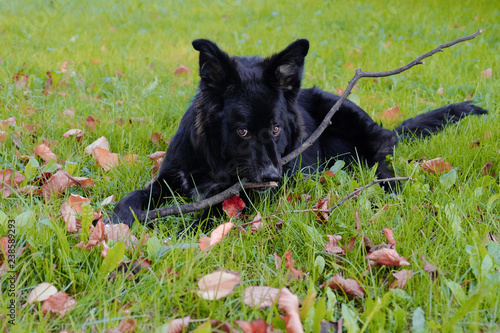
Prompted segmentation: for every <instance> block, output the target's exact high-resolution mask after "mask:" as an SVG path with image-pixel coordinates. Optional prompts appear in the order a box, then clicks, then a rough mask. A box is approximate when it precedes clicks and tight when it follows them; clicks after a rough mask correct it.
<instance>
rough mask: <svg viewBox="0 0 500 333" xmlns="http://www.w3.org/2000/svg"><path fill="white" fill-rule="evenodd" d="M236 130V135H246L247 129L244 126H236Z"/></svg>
mask: <svg viewBox="0 0 500 333" xmlns="http://www.w3.org/2000/svg"><path fill="white" fill-rule="evenodd" d="M237 132H238V135H240V136H243V137H245V136H247V135H248V130H247V129H246V128H245V127H240V128H238V130H237Z"/></svg>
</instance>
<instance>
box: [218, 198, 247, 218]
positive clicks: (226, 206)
mask: <svg viewBox="0 0 500 333" xmlns="http://www.w3.org/2000/svg"><path fill="white" fill-rule="evenodd" d="M243 208H245V203H244V202H243V200H241V198H240V197H239V196H237V195H234V196H232V197H231V198H229V199H226V200H224V202H223V203H222V209H223V210H224V211H225V212H226V214H227V215H228V216H229V217H230V218H233V217H235V216H236V215H238V214H239V213H241V211H242V210H243Z"/></svg>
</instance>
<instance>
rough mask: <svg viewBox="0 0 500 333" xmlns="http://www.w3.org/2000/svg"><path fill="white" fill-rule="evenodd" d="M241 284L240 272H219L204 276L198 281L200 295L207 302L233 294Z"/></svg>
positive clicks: (222, 270)
mask: <svg viewBox="0 0 500 333" xmlns="http://www.w3.org/2000/svg"><path fill="white" fill-rule="evenodd" d="M240 282H241V279H240V276H239V273H238V272H233V271H228V270H224V269H221V270H217V271H215V272H213V273H210V274H207V275H205V276H203V277H202V278H201V279H200V280H199V281H198V288H199V291H198V295H199V296H201V297H202V298H204V299H206V300H210V301H213V300H217V299H221V298H223V297H226V296H227V295H229V294H230V293H232V292H233V290H234V288H235V287H236V286H237V285H239V284H240Z"/></svg>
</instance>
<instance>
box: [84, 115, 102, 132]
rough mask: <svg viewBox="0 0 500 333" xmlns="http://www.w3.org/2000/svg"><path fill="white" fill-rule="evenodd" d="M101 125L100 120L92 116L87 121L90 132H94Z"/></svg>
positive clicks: (86, 126)
mask: <svg viewBox="0 0 500 333" xmlns="http://www.w3.org/2000/svg"><path fill="white" fill-rule="evenodd" d="M99 123H100V120H99V119H97V118H96V117H94V116H93V115H90V116H88V117H87V118H86V119H85V128H87V129H88V130H89V131H93V130H95V128H96V126H97V124H99Z"/></svg>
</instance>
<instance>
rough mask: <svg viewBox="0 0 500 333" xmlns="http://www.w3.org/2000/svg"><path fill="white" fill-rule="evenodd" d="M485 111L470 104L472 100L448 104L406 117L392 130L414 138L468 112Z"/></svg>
mask: <svg viewBox="0 0 500 333" xmlns="http://www.w3.org/2000/svg"><path fill="white" fill-rule="evenodd" d="M485 113H488V111H487V110H484V109H482V108H480V107H479V106H476V105H474V104H472V102H463V103H457V104H450V105H447V106H444V107H442V108H439V109H436V110H432V111H429V112H426V113H423V114H420V115H418V116H416V117H414V118H410V119H407V120H405V121H403V123H402V124H401V125H399V126H398V127H396V129H395V130H394V131H395V132H396V133H397V134H398V136H399V137H400V138H402V139H407V140H415V139H419V138H423V137H426V136H429V135H431V134H433V133H436V132H439V131H440V130H441V129H443V127H445V126H446V125H447V124H450V123H456V122H458V121H459V120H460V119H462V118H464V117H467V116H468V115H470V114H485Z"/></svg>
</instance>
